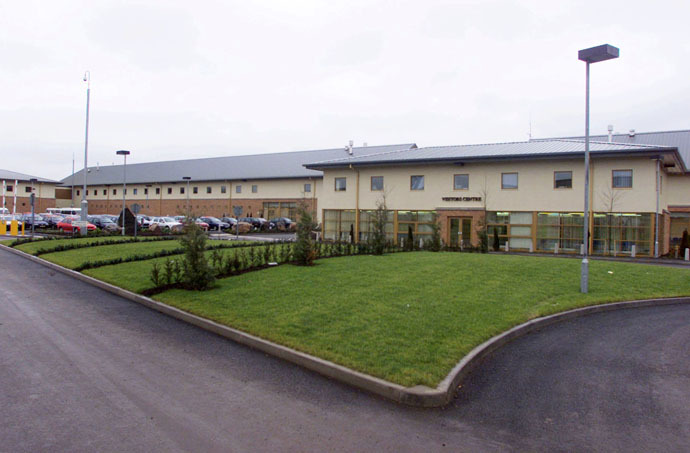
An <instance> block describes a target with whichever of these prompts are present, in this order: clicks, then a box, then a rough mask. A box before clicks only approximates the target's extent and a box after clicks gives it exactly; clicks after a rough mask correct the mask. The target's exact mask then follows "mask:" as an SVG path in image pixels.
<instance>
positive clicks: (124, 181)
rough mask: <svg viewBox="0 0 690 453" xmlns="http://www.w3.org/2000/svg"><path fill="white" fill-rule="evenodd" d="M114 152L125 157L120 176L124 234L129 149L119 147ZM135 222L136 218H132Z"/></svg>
mask: <svg viewBox="0 0 690 453" xmlns="http://www.w3.org/2000/svg"><path fill="white" fill-rule="evenodd" d="M115 154H117V155H118V156H123V157H124V158H125V165H124V167H123V168H124V170H123V171H124V174H123V176H122V235H123V236H124V235H125V226H126V225H127V222H126V221H125V206H126V205H125V201H126V198H127V156H128V155H129V151H127V150H124V149H121V150H120V151H116V152H115ZM134 221H135V222H136V219H134Z"/></svg>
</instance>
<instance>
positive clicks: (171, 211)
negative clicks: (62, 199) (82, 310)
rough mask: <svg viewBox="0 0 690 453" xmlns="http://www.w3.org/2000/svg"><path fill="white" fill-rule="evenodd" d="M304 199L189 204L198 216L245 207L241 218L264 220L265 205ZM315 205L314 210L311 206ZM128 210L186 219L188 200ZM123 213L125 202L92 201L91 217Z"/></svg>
mask: <svg viewBox="0 0 690 453" xmlns="http://www.w3.org/2000/svg"><path fill="white" fill-rule="evenodd" d="M300 201H301V199H295V198H287V199H286V198H283V199H275V198H266V199H259V200H256V199H241V198H233V199H232V200H231V201H229V200H217V199H201V200H199V199H196V200H189V204H190V210H191V211H192V212H193V213H194V214H195V215H199V216H201V215H207V216H212V217H234V215H233V214H232V212H233V210H232V207H233V206H242V217H261V216H264V215H265V213H264V212H263V210H264V206H263V204H264V202H296V203H299V202H300ZM306 201H307V206H309V207H311V208H312V209H316V200H313V199H311V198H310V199H307V200H306ZM312 201H313V204H314V206H312ZM126 203H127V207H128V208H130V209H131V206H132V205H133V204H134V203H138V204H139V205H140V206H141V207H142V208H141V211H140V213H141V214H146V215H153V216H160V215H184V214H185V212H186V211H187V200H185V199H179V200H160V199H149V201H148V203H147V202H146V200H136V201H134V200H133V201H129V200H128V201H127V202H126ZM121 211H122V199H120V200H91V201H89V214H118V213H119V212H121Z"/></svg>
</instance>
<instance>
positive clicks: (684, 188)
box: [661, 175, 690, 207]
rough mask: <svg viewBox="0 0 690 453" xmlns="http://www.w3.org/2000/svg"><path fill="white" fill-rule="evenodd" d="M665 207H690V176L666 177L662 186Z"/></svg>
mask: <svg viewBox="0 0 690 453" xmlns="http://www.w3.org/2000/svg"><path fill="white" fill-rule="evenodd" d="M661 193H662V199H663V206H664V207H667V206H690V175H687V176H685V175H683V176H670V175H668V176H667V175H664V180H663V184H662V191H661Z"/></svg>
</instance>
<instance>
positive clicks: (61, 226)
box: [57, 217, 96, 233]
mask: <svg viewBox="0 0 690 453" xmlns="http://www.w3.org/2000/svg"><path fill="white" fill-rule="evenodd" d="M78 221H79V218H78V217H77V218H75V217H65V218H64V219H62V221H60V222H58V224H57V229H58V230H60V232H65V231H66V232H68V233H79V232H80V231H79V227H78V226H74V225H72V223H73V222H78ZM86 231H96V225H94V224H93V223H89V224H87V225H86Z"/></svg>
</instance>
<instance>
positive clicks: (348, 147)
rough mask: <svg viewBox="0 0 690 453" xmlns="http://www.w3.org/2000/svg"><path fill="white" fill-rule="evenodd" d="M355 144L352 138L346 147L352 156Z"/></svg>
mask: <svg viewBox="0 0 690 453" xmlns="http://www.w3.org/2000/svg"><path fill="white" fill-rule="evenodd" d="M353 145H354V142H353V141H352V140H350V143H349V144H348V145H347V146H346V147H345V151H347V153H348V154H349V155H350V156H352V154H353V151H352V146H353Z"/></svg>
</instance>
